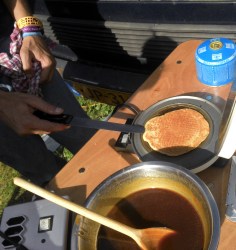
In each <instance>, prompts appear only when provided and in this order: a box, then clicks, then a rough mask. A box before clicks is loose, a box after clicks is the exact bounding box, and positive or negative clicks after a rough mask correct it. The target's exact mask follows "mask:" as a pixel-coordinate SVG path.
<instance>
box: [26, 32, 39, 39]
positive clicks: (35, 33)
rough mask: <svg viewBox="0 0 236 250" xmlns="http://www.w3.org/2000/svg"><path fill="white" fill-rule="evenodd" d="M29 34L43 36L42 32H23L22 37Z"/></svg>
mask: <svg viewBox="0 0 236 250" xmlns="http://www.w3.org/2000/svg"><path fill="white" fill-rule="evenodd" d="M27 36H43V35H42V33H41V32H24V33H23V34H22V38H25V37H27Z"/></svg>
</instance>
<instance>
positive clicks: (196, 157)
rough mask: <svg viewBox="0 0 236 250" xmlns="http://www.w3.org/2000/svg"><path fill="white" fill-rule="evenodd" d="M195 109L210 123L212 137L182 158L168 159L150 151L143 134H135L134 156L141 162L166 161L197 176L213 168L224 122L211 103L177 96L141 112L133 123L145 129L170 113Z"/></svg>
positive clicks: (210, 135)
mask: <svg viewBox="0 0 236 250" xmlns="http://www.w3.org/2000/svg"><path fill="white" fill-rule="evenodd" d="M181 108H192V109H195V110H196V111H198V112H200V113H201V114H202V115H203V116H204V117H205V119H206V120H207V121H208V123H209V126H210V133H209V136H208V137H207V139H206V140H205V141H204V142H203V143H202V144H201V145H200V146H199V147H198V148H196V149H194V150H192V151H190V152H189V153H186V154H183V155H180V156H167V155H164V154H161V153H159V152H157V151H154V150H153V149H151V147H150V146H149V145H148V143H147V142H145V141H144V140H143V138H142V134H132V135H131V144H132V147H133V150H134V152H135V153H136V154H137V156H138V157H139V159H140V160H141V161H144V162H146V161H157V160H158V161H165V162H170V163H175V164H178V165H180V166H182V167H185V168H187V169H189V170H191V171H192V172H194V173H198V172H200V171H202V170H204V169H206V168H208V167H209V166H211V165H212V164H213V163H214V162H215V161H216V160H217V159H218V158H219V157H218V156H217V155H216V154H215V146H216V142H217V140H218V135H219V126H220V122H221V116H222V115H221V112H220V110H219V109H218V108H217V107H216V106H215V105H214V104H212V103H211V102H209V101H207V100H205V99H202V98H199V97H194V96H177V97H171V98H168V99H165V100H162V101H160V102H158V103H155V104H154V105H152V106H150V107H149V108H148V109H146V110H144V111H142V112H140V114H139V115H138V116H136V117H135V119H134V124H139V125H145V123H146V122H147V121H148V120H149V119H151V118H153V117H155V116H160V115H163V114H165V113H167V112H170V111H173V110H177V109H181Z"/></svg>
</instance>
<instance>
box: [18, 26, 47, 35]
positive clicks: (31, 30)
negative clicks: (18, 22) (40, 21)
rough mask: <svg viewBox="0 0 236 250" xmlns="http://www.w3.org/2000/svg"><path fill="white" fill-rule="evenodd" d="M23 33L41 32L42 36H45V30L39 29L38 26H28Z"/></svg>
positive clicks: (23, 29)
mask: <svg viewBox="0 0 236 250" xmlns="http://www.w3.org/2000/svg"><path fill="white" fill-rule="evenodd" d="M21 31H22V32H23V33H26V32H41V33H42V34H44V30H43V28H41V27H38V26H26V27H24V28H22V29H21Z"/></svg>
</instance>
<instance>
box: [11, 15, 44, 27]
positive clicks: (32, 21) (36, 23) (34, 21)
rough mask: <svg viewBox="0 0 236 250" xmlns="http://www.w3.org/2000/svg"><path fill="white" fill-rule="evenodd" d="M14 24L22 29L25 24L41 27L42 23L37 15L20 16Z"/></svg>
mask: <svg viewBox="0 0 236 250" xmlns="http://www.w3.org/2000/svg"><path fill="white" fill-rule="evenodd" d="M16 24H17V27H18V28H19V29H22V28H24V27H27V26H38V27H41V28H43V23H42V22H41V21H40V20H39V19H38V18H37V17H34V16H26V17H22V18H20V19H19V20H18V21H17V22H16Z"/></svg>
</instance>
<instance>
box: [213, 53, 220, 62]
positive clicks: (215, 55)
mask: <svg viewBox="0 0 236 250" xmlns="http://www.w3.org/2000/svg"><path fill="white" fill-rule="evenodd" d="M211 59H212V61H215V60H221V59H222V53H219V54H212V57H211Z"/></svg>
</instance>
